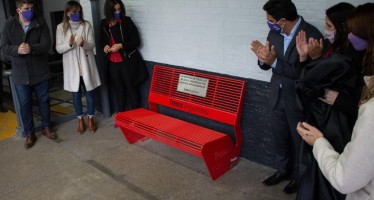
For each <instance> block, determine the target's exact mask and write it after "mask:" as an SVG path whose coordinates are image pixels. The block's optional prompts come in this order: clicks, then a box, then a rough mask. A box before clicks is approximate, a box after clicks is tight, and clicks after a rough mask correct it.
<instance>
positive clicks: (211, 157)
mask: <svg viewBox="0 0 374 200" xmlns="http://www.w3.org/2000/svg"><path fill="white" fill-rule="evenodd" d="M233 153H234V145H233V143H232V142H231V139H230V138H229V137H225V138H222V139H220V140H216V141H214V142H211V143H208V144H206V145H204V147H203V151H202V156H203V159H204V161H205V164H206V166H207V168H208V171H209V173H210V176H211V177H212V179H213V180H216V179H217V178H219V177H220V176H222V175H223V174H224V173H226V172H227V171H229V170H230V169H231V167H232V166H233V165H232V164H233V162H236V161H237V160H238V158H237V159H235V158H236V157H235V156H234V155H233Z"/></svg>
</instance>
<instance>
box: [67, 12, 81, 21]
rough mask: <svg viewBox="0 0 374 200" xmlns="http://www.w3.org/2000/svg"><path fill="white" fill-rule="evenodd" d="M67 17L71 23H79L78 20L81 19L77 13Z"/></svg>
mask: <svg viewBox="0 0 374 200" xmlns="http://www.w3.org/2000/svg"><path fill="white" fill-rule="evenodd" d="M69 17H70V20H71V21H72V22H79V21H80V19H81V15H80V14H79V13H71V14H70V15H69Z"/></svg>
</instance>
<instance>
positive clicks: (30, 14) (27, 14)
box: [21, 10, 34, 22]
mask: <svg viewBox="0 0 374 200" xmlns="http://www.w3.org/2000/svg"><path fill="white" fill-rule="evenodd" d="M21 14H22V17H23V18H24V19H25V20H26V21H28V22H31V20H32V18H33V17H34V12H33V11H32V10H24V11H21Z"/></svg>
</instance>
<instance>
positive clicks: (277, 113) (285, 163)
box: [270, 89, 303, 179]
mask: <svg viewBox="0 0 374 200" xmlns="http://www.w3.org/2000/svg"><path fill="white" fill-rule="evenodd" d="M294 98H295V94H294V92H292V91H287V92H285V91H283V90H282V89H281V90H280V91H279V96H278V101H277V103H276V105H275V107H274V108H273V109H272V110H271V111H270V123H271V128H272V144H273V145H272V147H273V152H274V155H275V159H274V162H275V166H276V169H277V170H278V172H279V173H281V174H288V175H292V178H295V179H299V151H300V143H301V137H300V135H299V134H298V132H297V131H296V126H297V123H298V122H299V121H302V119H303V116H302V114H301V113H298V112H296V111H295V107H294V106H295V105H294V103H292V102H294V101H293V100H294Z"/></svg>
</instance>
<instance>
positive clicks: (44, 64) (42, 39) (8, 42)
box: [0, 15, 51, 85]
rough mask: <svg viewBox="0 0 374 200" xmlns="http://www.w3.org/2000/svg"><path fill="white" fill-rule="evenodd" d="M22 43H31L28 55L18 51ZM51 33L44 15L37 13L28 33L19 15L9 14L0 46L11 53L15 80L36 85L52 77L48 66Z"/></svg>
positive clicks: (19, 82)
mask: <svg viewBox="0 0 374 200" xmlns="http://www.w3.org/2000/svg"><path fill="white" fill-rule="evenodd" d="M21 43H28V44H29V45H30V46H31V53H30V54H28V55H20V54H18V48H19V46H20V44H21ZM50 48H51V37H50V33H49V29H48V26H47V24H46V23H45V20H44V18H41V17H37V16H35V17H34V19H33V20H32V21H31V23H30V27H29V29H28V30H27V32H26V33H25V32H24V31H23V29H22V26H21V24H20V22H19V19H18V15H16V16H14V17H12V18H10V19H9V20H8V21H7V22H6V23H5V26H4V31H3V33H2V37H1V44H0V49H1V50H2V51H3V53H4V54H5V55H8V56H10V57H11V61H12V77H13V81H14V83H16V84H24V85H34V84H37V83H40V82H42V81H45V80H48V79H49V78H50V77H51V72H50V69H49V67H48V53H49V50H50Z"/></svg>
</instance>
